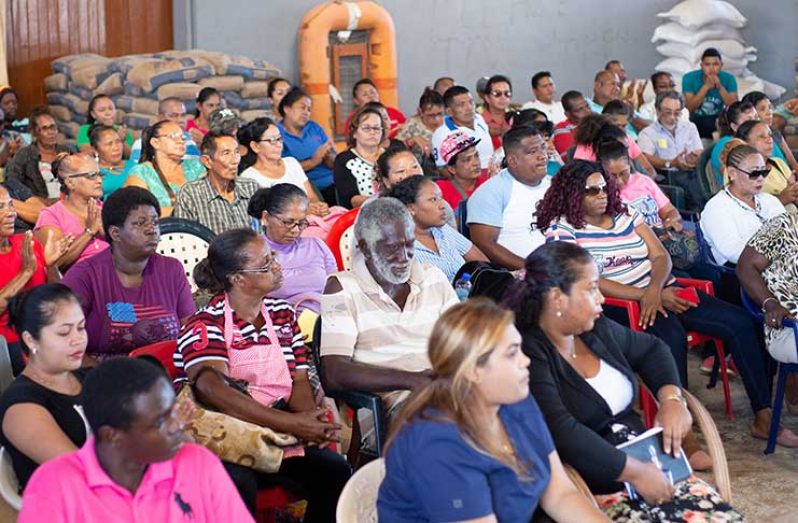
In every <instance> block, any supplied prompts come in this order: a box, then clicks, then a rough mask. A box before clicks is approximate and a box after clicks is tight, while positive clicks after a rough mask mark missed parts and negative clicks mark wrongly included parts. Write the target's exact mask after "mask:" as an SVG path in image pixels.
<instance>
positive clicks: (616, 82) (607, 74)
mask: <svg viewBox="0 0 798 523" xmlns="http://www.w3.org/2000/svg"><path fill="white" fill-rule="evenodd" d="M619 96H621V80H620V78H618V75H617V74H615V73H613V72H612V71H607V70H603V71H599V72H598V73H596V77H595V79H594V81H593V101H594V102H596V103H598V104H599V105H601V106H604V105H606V103H607V102H609V101H610V100H616V99H617V98H618V97H619Z"/></svg>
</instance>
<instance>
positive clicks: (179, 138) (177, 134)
mask: <svg viewBox="0 0 798 523" xmlns="http://www.w3.org/2000/svg"><path fill="white" fill-rule="evenodd" d="M156 138H169V139H170V140H172V141H174V142H185V141H186V136H185V135H184V134H183V132H182V131H174V132H171V133H166V134H159V135H158V136H156Z"/></svg>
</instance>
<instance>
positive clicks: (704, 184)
mask: <svg viewBox="0 0 798 523" xmlns="http://www.w3.org/2000/svg"><path fill="white" fill-rule="evenodd" d="M714 147H715V146H714V144H713V145H711V146H709V147H707V148H706V149H704V152H702V153H701V156H699V157H698V162H696V166H695V173H696V176H698V182H699V185H701V191H702V192H703V193H704V194H703V195H701V198H700V199H701V201H704V202H706V201H708V200H709V199H710V198H712V197H713V196H715V193H716V192H718V191H719V190H720V189H721V188H720V187H718V182H717V179H716V178H715V173H714V171H712V170H711V169H710V170H708V169H707V166H708V165H709V161H710V159H711V158H712V149H713V148H714ZM710 176H711V177H712V179H710Z"/></svg>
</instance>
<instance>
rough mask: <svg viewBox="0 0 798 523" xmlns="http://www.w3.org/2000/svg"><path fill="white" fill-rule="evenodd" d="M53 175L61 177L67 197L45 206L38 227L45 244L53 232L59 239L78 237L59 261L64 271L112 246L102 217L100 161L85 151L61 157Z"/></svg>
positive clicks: (38, 234) (57, 161) (54, 167)
mask: <svg viewBox="0 0 798 523" xmlns="http://www.w3.org/2000/svg"><path fill="white" fill-rule="evenodd" d="M53 174H55V175H56V176H58V178H59V179H60V180H61V184H62V187H63V189H64V190H65V191H66V198H64V199H63V200H60V201H58V202H56V203H55V204H53V205H51V206H50V207H45V208H44V209H42V212H41V213H40V214H39V219H38V220H36V227H35V228H34V230H35V233H36V237H37V239H38V240H39V241H40V242H41V243H44V242H45V239H46V238H47V236H48V235H49V234H52V236H53V238H54V239H56V240H57V239H60V238H61V237H63V236H67V235H69V236H72V238H74V239H73V241H72V245H71V246H70V247H69V250H68V251H67V253H66V255H64V257H62V258H61V260H60V262H59V268H61V269H62V270H63V269H66V268H68V267H71V266H72V265H74V264H75V263H77V262H79V261H81V260H85V259H86V258H90V257H92V256H94V255H95V254H97V253H100V252H102V251H104V250H105V249H107V248H108V243H107V242H106V241H105V239H104V237H103V236H104V232H103V226H102V219H101V217H100V209H101V208H102V203H101V202H100V199H101V198H102V196H103V180H102V175H101V174H100V167H99V166H98V165H97V161H96V160H95V159H94V158H92V157H91V156H89V155H87V154H83V153H78V154H72V155H67V154H66V153H64V154H63V156H59V157H57V158H56V161H55V162H53Z"/></svg>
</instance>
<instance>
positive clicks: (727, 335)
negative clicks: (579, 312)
mask: <svg viewBox="0 0 798 523" xmlns="http://www.w3.org/2000/svg"><path fill="white" fill-rule="evenodd" d="M698 295H699V298H700V300H701V303H700V305H699V306H698V307H693V308H690V309H687V310H686V311H685V312H683V313H681V314H676V313H673V312H669V313H668V317H667V318H666V317H664V316H663V315H662V314H657V317H656V320H655V321H654V325H652V326H651V327H648V328H647V329H646V332H648V333H650V334H653V335H655V336H657V337H658V338H660V339H661V340H662V341H664V342H665V343H667V344H668V346H669V347H670V348H671V353H672V354H673V358H674V360H676V367H677V368H678V369H679V378H680V379H681V382H682V386H684V387H685V388H686V387H687V331H694V332H698V333H701V334H706V335H708V336H712V337H715V338H719V339H721V340H723V344H724V348H725V351H726V354H731V355H732V357H733V358H734V364H735V365H736V366H737V370H738V371H739V372H740V377H741V378H742V381H743V386H744V387H745V392H746V394H747V395H748V400H749V401H750V402H751V409H752V410H753V411H754V412H757V411H759V410H761V409H764V408H770V391H771V389H772V379H771V374H770V372H769V371H768V369H769V356H768V353H767V351H766V350H765V346H764V343H763V342H762V340H761V338H760V337H758V336H757V334H756V333H757V329H758V326H757V325H756V324H755V323H754V321H753V320H752V319H751V317H750V316H749V315H748V313H746V312H745V311H744V310H743V309H742V308H740V307H737V306H736V305H732V304H730V303H727V302H725V301H723V300H720V299H718V298H715V297H714V296H710V295H708V294H704V293H703V292H701V291H698ZM619 312H620V313H621V314H620V316H619ZM607 314H608V316H610V317H611V318H612V319H615V320H616V321H617V319H618V318H619V317H620V318H623V320H622V323H624V324H626V325H628V323H629V321H628V319H627V318H626V317H625V316H626V314H625V311H622V310H621V309H618V308H615V307H609V308H608V309H607Z"/></svg>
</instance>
